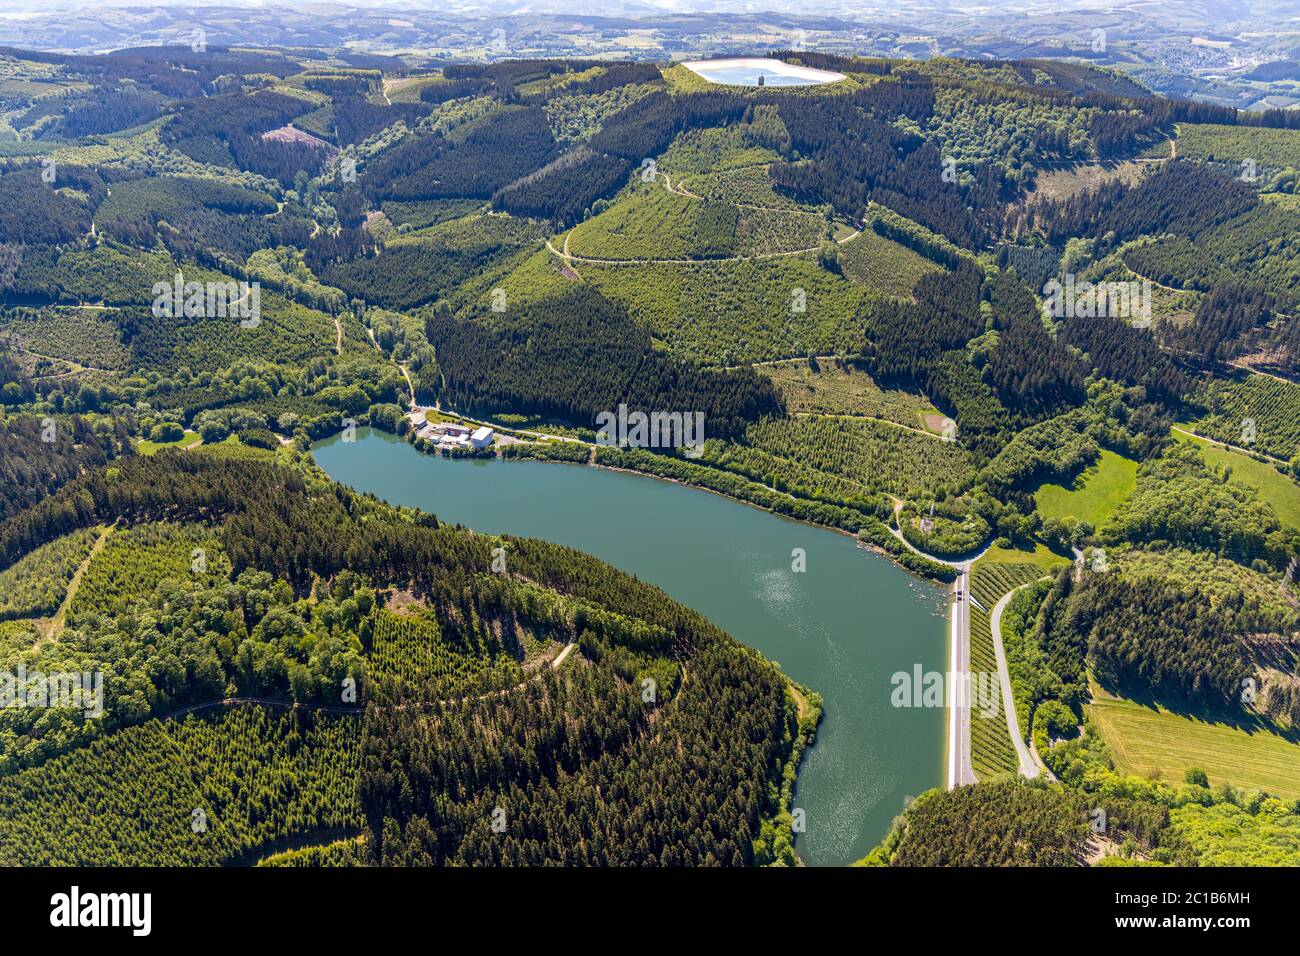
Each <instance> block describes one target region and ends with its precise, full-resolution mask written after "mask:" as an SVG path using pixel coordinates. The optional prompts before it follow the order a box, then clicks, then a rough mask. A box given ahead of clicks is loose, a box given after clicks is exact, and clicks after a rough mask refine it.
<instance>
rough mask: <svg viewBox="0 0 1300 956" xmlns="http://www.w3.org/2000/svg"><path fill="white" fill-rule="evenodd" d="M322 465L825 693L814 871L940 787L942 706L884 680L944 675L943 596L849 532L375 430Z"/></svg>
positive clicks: (816, 776)
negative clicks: (902, 695) (601, 574)
mask: <svg viewBox="0 0 1300 956" xmlns="http://www.w3.org/2000/svg"><path fill="white" fill-rule="evenodd" d="M315 456H316V461H317V462H318V463H319V464H320V466H321V467H322V468H323V469H324V470H325V471H326V472H328V473H329V475H330V476H331V477H333V478H335V479H336V480H338V481H341V482H343V483H344V484H347V485H351V486H352V487H354V488H356V489H358V490H360V491H367V492H371V493H373V494H375V495H377V496H379V497H381V498H384V499H386V500H387V501H389V502H392V503H393V504H403V505H411V506H415V507H419V508H422V509H424V510H426V511H430V512H432V513H434V514H436V515H438V517H439V518H441V519H443V520H445V521H449V522H453V523H459V524H463V525H466V526H468V527H471V528H474V529H475V530H478V531H484V532H488V533H492V534H497V533H509V534H515V535H527V536H530V537H536V538H545V539H547V540H550V541H555V542H558V543H560V544H566V545H570V546H572V547H575V548H579V549H581V550H583V551H586V552H587V553H589V554H592V555H595V556H596V557H598V558H601V559H602V560H604V561H607V562H609V563H610V564H613V565H614V566H616V567H618V568H621V569H623V570H625V571H628V572H630V573H633V574H635V575H637V576H638V577H639V578H641V579H642V580H645V581H650V582H653V583H654V584H657V585H658V586H660V587H662V588H663V589H664V590H665V591H666V592H668V594H670V595H671V596H672V597H674V598H675V599H677V600H679V601H681V602H683V603H684V604H687V605H689V606H691V607H693V608H696V609H698V610H699V611H701V612H703V613H704V614H705V615H707V616H708V617H709V618H710V619H711V620H712V621H714V622H715V623H717V624H718V625H720V626H721V627H723V628H725V629H726V630H727V631H728V632H729V633H730V634H732V635H733V636H734V637H736V638H737V639H739V640H741V641H744V642H745V643H746V644H749V645H750V646H751V647H754V648H757V649H758V650H759V651H761V652H762V653H763V654H764V655H765V656H767V657H768V658H769V659H771V660H775V661H779V662H780V664H781V665H782V667H783V668H784V669H785V671H786V673H788V674H790V675H791V676H792V677H794V678H795V679H796V680H798V681H799V682H800V683H803V684H806V685H807V686H808V687H810V688H812V689H813V690H815V691H817V692H818V693H820V694H821V695H822V698H823V702H824V704H825V716H824V719H823V721H822V725H821V728H820V729H819V731H818V735H817V742H816V744H815V746H813V747H812V748H811V749H810V750H809V751H808V752H807V754H806V755H805V757H804V760H803V764H802V767H801V768H800V773H799V784H798V790H797V792H796V794H795V801H794V803H795V807H797V808H800V809H802V810H803V811H804V815H805V819H806V826H807V829H806V831H805V832H804V833H801V834H799V835H798V837H797V840H796V848H797V849H798V851H799V854H800V856H802V857H803V858H804V860H805V861H806V862H808V863H810V864H820V865H840V864H846V863H851V862H853V861H854V860H857V859H860V858H861V857H862V856H863V855H864V854H865V853H866V852H867V851H868V850H870V849H871V847H872V846H874V845H875V844H876V843H877V842H878V841H879V840H880V838H881V837H882V836H884V835H885V833H886V832H887V831H888V829H889V824H890V821H891V820H892V819H893V817H894V816H895V815H897V814H898V812H899V811H900V810H902V808H903V804H904V800H905V799H906V798H907V797H909V796H915V795H917V794H919V793H920V792H921V791H923V790H927V789H929V788H931V787H935V786H941V785H942V784H943V779H944V767H943V758H944V711H943V710H942V709H929V710H926V709H896V708H894V707H892V706H891V705H890V692H891V690H892V686H891V684H890V676H891V675H892V674H893V673H895V672H896V671H906V672H908V673H911V672H912V669H913V667H914V666H915V665H917V664H920V665H921V666H922V667H923V668H924V669H925V670H937V671H942V670H944V669H945V667H946V663H947V661H946V652H947V643H946V636H947V622H946V617H945V614H946V606H947V604H946V602H947V595H946V592H945V591H944V590H943V589H941V588H938V587H936V586H934V585H932V584H929V583H928V582H924V581H921V580H918V579H917V578H914V577H913V576H911V575H909V574H907V573H906V572H904V571H902V570H901V569H900V568H898V567H897V566H896V565H894V564H892V563H891V562H889V561H888V560H887V559H885V558H882V557H879V556H877V555H874V554H871V553H870V552H867V551H865V550H864V549H862V548H859V547H858V546H857V545H856V543H855V542H854V541H853V540H852V539H851V538H849V537H846V536H845V535H841V534H836V533H834V532H831V531H826V530H824V529H821V528H815V527H812V526H811V525H806V524H801V523H799V522H795V521H790V520H787V519H785V518H780V517H777V516H775V515H772V514H769V513H767V512H764V511H759V510H758V509H756V508H751V507H749V506H747V505H743V504H740V503H738V502H735V501H732V500H730V499H728V498H723V497H721V496H719V495H714V494H710V493H708V492H705V491H701V490H699V489H695V488H688V487H685V486H682V485H676V484H672V483H670V482H664V481H659V480H656V479H653V478H647V477H644V476H641V475H630V474H623V473H621V472H614V471H609V470H606V469H598V468H588V467H584V466H579V465H562V464H549V463H541V462H533V461H495V460H493V461H474V460H452V459H444V458H436V457H433V456H429V455H423V454H421V453H419V452H417V451H416V450H415V449H414V448H412V447H411V446H410V445H408V444H406V443H405V442H404V441H401V440H400V439H397V438H394V437H393V436H391V435H388V434H386V433H384V432H378V431H370V430H369V429H358V430H357V440H356V441H355V442H343V441H341V440H339V439H338V438H331V439H328V440H326V441H324V442H320V443H318V444H317V446H316V448H315ZM796 548H800V549H803V552H804V555H805V560H806V569H807V570H806V571H804V572H802V573H796V572H794V571H793V570H792V569H791V565H792V560H793V559H792V557H791V552H792V551H793V550H794V549H796Z"/></svg>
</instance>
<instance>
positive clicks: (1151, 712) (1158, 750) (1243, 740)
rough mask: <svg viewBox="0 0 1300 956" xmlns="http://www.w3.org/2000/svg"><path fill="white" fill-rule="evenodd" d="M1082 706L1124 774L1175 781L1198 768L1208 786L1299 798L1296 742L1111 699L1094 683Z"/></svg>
mask: <svg viewBox="0 0 1300 956" xmlns="http://www.w3.org/2000/svg"><path fill="white" fill-rule="evenodd" d="M1086 710H1087V711H1088V713H1089V714H1090V715H1091V717H1092V719H1093V722H1094V724H1095V725H1096V727H1097V729H1098V731H1099V732H1100V733H1101V736H1102V739H1103V740H1105V741H1106V744H1107V745H1108V746H1109V747H1110V749H1111V752H1112V753H1113V754H1114V756H1115V762H1116V763H1117V764H1118V766H1119V769H1120V770H1122V771H1124V772H1126V773H1131V774H1138V775H1146V774H1149V773H1153V772H1156V771H1159V773H1160V775H1161V776H1162V777H1163V778H1164V779H1165V780H1169V781H1174V782H1177V781H1181V780H1182V778H1183V772H1184V771H1186V770H1187V769H1188V768H1190V767H1199V768H1201V769H1203V770H1204V771H1205V772H1206V773H1207V774H1208V775H1209V777H1210V784H1211V785H1212V786H1213V785H1217V784H1220V783H1223V782H1224V781H1227V782H1228V783H1230V784H1232V785H1233V786H1236V787H1247V788H1249V787H1257V788H1259V789H1260V790H1266V791H1268V792H1269V793H1271V794H1273V795H1275V796H1278V797H1282V798H1283V799H1287V800H1297V799H1300V743H1296V742H1294V741H1290V740H1287V739H1286V738H1284V737H1280V736H1278V735H1277V734H1274V733H1271V732H1270V731H1268V730H1267V729H1262V728H1261V729H1256V730H1253V731H1249V732H1248V731H1246V730H1243V729H1238V728H1236V727H1233V726H1230V725H1228V724H1215V723H1209V722H1207V721H1204V720H1198V719H1196V718H1192V717H1183V716H1180V715H1178V714H1173V713H1170V712H1169V711H1166V710H1163V709H1158V710H1157V709H1152V708H1150V707H1145V706H1143V705H1141V704H1137V703H1134V702H1133V701H1130V700H1123V699H1120V698H1116V697H1111V696H1110V695H1108V694H1106V693H1105V692H1104V691H1102V690H1101V689H1100V688H1098V687H1096V686H1095V685H1094V686H1093V702H1092V703H1091V704H1089V705H1087V706H1086Z"/></svg>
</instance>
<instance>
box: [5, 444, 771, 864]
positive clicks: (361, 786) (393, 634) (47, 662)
mask: <svg viewBox="0 0 1300 956" xmlns="http://www.w3.org/2000/svg"><path fill="white" fill-rule="evenodd" d="M95 529H99V530H98V532H96V533H100V534H109V535H110V536H109V538H108V541H107V544H105V545H103V546H102V547H103V549H102V551H99V556H98V557H96V558H95V559H94V560H93V561H92V562H91V565H90V569H91V570H90V571H89V572H88V576H87V578H86V579H84V580H83V582H82V585H81V587H82V588H83V589H87V588H91V587H93V588H94V591H93V593H89V594H87V593H85V592H84V591H83V592H79V594H78V596H77V598H76V600H75V601H74V603H73V608H72V614H71V615H70V616H69V617H68V619H67V621H66V624H65V625H64V626H65V630H64V631H63V632H62V633H61V634H59V635H57V637H58V640H57V641H55V642H54V643H47V642H46V641H40V642H38V644H37V645H36V648H35V649H31V650H29V649H27V642H26V638H25V634H24V632H25V631H26V630H28V629H30V628H31V627H33V626H35V627H38V628H39V627H41V626H42V625H39V624H33V623H30V622H29V621H25V620H21V619H20V620H16V621H14V622H11V624H17V625H24V626H17V627H12V626H10V627H7V628H6V630H5V637H4V643H3V654H4V657H5V662H6V666H8V665H10V664H12V663H13V662H15V661H17V660H20V659H21V660H23V661H24V662H25V663H26V665H27V667H28V668H30V669H32V670H35V669H37V668H43V669H46V670H53V669H55V667H56V665H58V666H61V665H66V664H68V663H75V664H76V666H78V667H81V668H86V669H90V668H92V667H94V668H96V669H102V670H103V672H104V674H105V689H104V695H105V702H104V708H105V716H104V717H103V718H102V719H99V720H94V719H82V718H81V716H80V715H78V714H70V713H68V712H52V713H51V714H49V715H46V716H40V717H37V716H34V715H33V714H32V712H30V711H26V710H18V711H15V710H13V709H8V710H6V711H5V712H4V713H3V715H2V717H3V727H2V729H0V734H2V737H0V740H2V742H3V745H4V755H5V756H4V761H3V764H0V767H3V770H4V771H5V773H4V775H0V808H2V809H3V812H2V813H0V831H2V832H3V839H0V846H3V847H4V848H5V849H4V850H3V851H0V853H2V855H3V858H4V862H5V863H7V864H33V863H64V864H66V863H74V862H75V863H83V864H85V863H105V864H123V863H134V864H167V863H171V864H176V863H221V862H232V861H234V860H237V859H243V858H245V857H246V856H247V855H249V854H254V855H255V854H256V852H257V851H258V849H259V847H261V846H263V845H270V844H272V843H274V842H275V841H279V840H282V839H285V838H288V837H293V836H309V835H311V834H312V833H313V832H315V831H317V830H319V831H320V832H321V833H322V834H328V833H329V832H331V831H334V830H342V831H346V832H349V833H351V834H354V835H363V836H364V840H363V841H362V843H361V844H360V846H363V847H364V851H363V854H362V857H361V858H360V859H359V862H364V861H369V862H375V863H379V862H387V863H417V862H419V863H453V862H455V863H479V864H482V863H531V864H539V863H543V862H569V863H587V864H602V863H604V864H634V863H641V864H645V863H663V864H679V865H686V864H708V863H714V864H724V865H732V864H745V863H752V862H766V861H768V860H770V859H772V857H773V855H774V854H778V853H782V852H783V853H785V854H786V855H787V856H788V855H789V853H790V850H789V839H788V836H786V837H784V838H777V839H776V840H775V843H774V844H769V842H768V836H767V835H769V831H772V828H771V825H770V823H765V821H770V820H771V819H772V818H774V817H775V816H776V815H777V812H778V809H779V808H778V806H777V804H776V794H777V793H778V792H779V790H780V781H781V775H782V769H783V766H784V765H785V764H786V762H788V761H789V760H790V758H791V748H792V746H793V741H794V738H795V736H796V718H795V712H794V704H793V699H792V698H791V696H790V694H789V692H788V691H787V689H786V684H785V681H784V679H783V678H782V677H781V676H780V674H779V673H778V672H777V671H776V670H775V669H774V668H773V667H771V666H770V665H768V664H766V663H765V662H763V661H761V660H760V659H759V658H758V657H757V656H756V655H754V654H753V653H752V652H750V651H748V650H746V649H745V648H743V647H742V646H741V645H740V644H738V643H737V642H736V641H735V640H733V639H732V638H730V637H728V636H727V635H725V634H723V633H722V632H720V631H719V630H717V629H716V628H715V627H713V626H712V625H710V624H709V623H708V622H707V621H705V620H704V619H703V618H701V617H700V616H699V615H698V614H695V613H693V612H691V611H689V610H687V609H686V608H683V607H681V606H680V605H678V604H676V603H674V602H672V601H671V600H669V599H668V598H667V597H666V596H665V595H664V594H663V593H662V592H661V591H659V590H658V589H656V588H654V587H651V586H649V585H646V584H642V583H640V582H638V581H636V580H635V579H633V578H631V577H629V576H628V575H625V574H622V573H621V572H618V571H615V570H614V569H612V568H609V567H608V566H605V565H603V564H601V563H600V562H598V561H595V560H593V559H591V558H587V557H585V556H583V555H581V554H579V553H577V552H573V551H570V550H567V549H564V548H560V547H557V546H554V545H548V544H544V543H542V542H537V541H529V540H526V539H494V538H488V537H484V536H481V535H475V534H473V533H471V532H469V531H465V530H461V529H458V528H451V527H448V526H445V525H441V524H440V523H439V522H438V521H437V519H436V518H433V517H432V516H428V515H417V514H412V513H404V512H397V511H394V510H392V509H391V508H388V507H387V506H384V505H381V504H379V503H378V502H376V501H374V500H372V499H366V498H361V497H359V496H357V495H355V494H354V493H352V492H348V491H345V490H344V489H342V488H341V487H339V486H336V485H333V484H331V483H329V482H327V481H325V480H323V479H322V478H321V476H320V475H319V473H318V472H316V471H315V470H314V469H312V468H310V467H309V466H306V465H303V464H276V463H273V462H272V461H270V460H268V459H267V458H256V459H254V458H247V457H244V456H240V457H234V458H230V457H224V458H223V457H215V456H212V455H210V454H207V453H204V452H199V453H194V454H184V453H172V452H164V453H162V454H160V455H158V456H156V457H152V458H135V459H132V460H129V461H124V462H122V463H120V464H119V465H116V466H113V467H111V468H109V469H99V470H95V471H93V472H90V473H88V474H87V475H85V476H84V477H82V478H80V479H77V480H75V481H74V482H72V483H71V484H69V485H66V486H65V487H64V488H63V489H61V490H60V491H58V492H55V493H54V494H53V495H51V496H50V497H48V498H47V499H45V501H43V502H42V503H41V504H39V505H37V506H35V507H33V508H31V509H29V510H27V511H25V512H23V513H21V514H19V515H17V516H15V517H12V518H10V519H9V520H7V521H6V522H4V523H3V525H0V541H2V542H3V543H2V544H0V551H2V552H3V555H4V558H3V564H4V569H3V570H0V576H9V577H10V579H11V581H12V579H13V576H14V575H18V577H19V579H20V580H24V581H29V580H31V578H32V576H33V574H35V573H37V572H38V571H41V570H43V571H44V573H46V574H55V573H57V571H56V568H57V567H59V564H58V560H57V557H56V556H57V555H60V554H62V552H64V551H66V550H68V549H72V550H74V551H75V550H76V547H77V546H78V545H77V544H74V543H79V542H81V541H83V540H84V535H85V534H86V532H87V531H92V532H95ZM192 545H195V546H197V547H198V548H199V549H200V550H201V551H202V553H203V555H204V560H203V565H202V568H201V569H199V570H192V565H191V558H190V555H191V550H192V549H191V546H192ZM497 548H503V549H504V552H503V553H504V562H505V564H504V568H502V569H501V570H499V571H495V572H494V571H493V566H494V557H495V554H494V549H497ZM496 553H501V552H496ZM178 560H179V562H180V563H179V564H178ZM101 564H102V565H104V569H103V570H102V571H100V570H98V569H99V568H100V567H101ZM497 566H498V567H499V568H500V567H501V565H500V564H499V563H498V564H497ZM50 636H53V635H49V634H46V637H47V638H48V637H50ZM571 642H576V647H574V646H573V645H572V643H571ZM562 646H563V647H564V648H565V649H566V653H565V655H564V657H565V663H564V664H563V665H562V666H560V667H558V668H556V667H552V664H551V662H552V661H554V660H556V659H558V655H559V652H560V650H561V647H562ZM349 688H355V692H354V693H350V692H349ZM222 697H231V698H256V699H265V700H284V701H287V702H297V704H298V709H297V710H295V711H292V712H286V711H285V710H284V708H283V707H276V706H262V707H259V706H257V705H248V706H249V707H253V708H254V709H255V710H263V711H264V713H261V714H258V715H256V716H250V715H249V714H247V713H246V712H245V709H244V708H241V707H239V706H238V705H234V704H232V705H230V706H227V707H216V708H212V709H206V710H204V709H200V710H199V711H198V712H196V713H195V714H193V715H191V716H187V717H172V716H168V715H169V714H171V713H173V712H175V711H177V710H183V709H185V708H187V707H190V706H193V705H202V704H205V703H208V702H211V701H217V700H220V699H221V698H222ZM51 718H53V719H51ZM719 718H721V719H719ZM38 724H39V727H40V730H39V733H36V728H37V726H38ZM469 727H476V728H477V729H476V731H475V733H474V735H473V737H472V738H470V737H468V736H466V733H467V730H466V729H467V728H469ZM290 728H292V729H290ZM286 730H288V731H289V732H290V733H291V734H292V736H293V738H294V739H299V740H300V741H301V742H302V745H303V746H306V747H307V748H308V752H306V753H301V754H299V755H298V756H297V757H292V756H290V755H289V754H288V753H286V752H285V751H284V750H283V749H282V748H283V747H284V745H285V738H284V737H283V736H282V734H283V733H284V732H285V731H286ZM236 754H240V755H242V756H239V757H237V756H236ZM485 756H489V757H490V759H488V760H486V761H485V760H484V759H483V758H484V757H485ZM232 761H239V762H243V761H251V762H252V774H251V776H250V777H249V779H248V782H247V786H244V787H241V788H228V787H227V786H226V784H225V783H224V781H225V780H226V779H227V778H228V777H229V775H230V774H231V773H233V772H234V771H235V770H236V768H237V764H236V763H235V762H232ZM123 774H127V775H129V776H130V777H132V778H134V781H135V783H134V785H133V786H131V787H127V788H123V787H121V786H120V783H121V780H122V779H123ZM413 795H418V796H417V797H416V798H415V799H412V797H413ZM191 801H193V802H191ZM313 807H314V808H315V809H313ZM194 808H200V809H202V810H203V812H204V814H205V818H206V820H207V821H208V823H209V825H210V826H211V832H210V833H208V832H205V833H198V832H192V830H191V826H190V824H191V816H192V812H191V811H192V810H193V809H194ZM253 808H257V810H256V812H253ZM497 808H506V809H505V810H504V811H502V812H504V813H505V814H506V815H505V816H503V817H501V818H500V821H504V822H502V823H501V826H497V825H496V824H497V823H498V822H500V821H499V820H498V818H497V817H496V816H495V814H496V813H498V810H497ZM320 814H323V816H320ZM160 821H162V822H160ZM168 821H170V823H168ZM578 821H581V823H580V826H581V830H582V833H581V839H578V838H576V837H575V835H574V833H573V832H572V830H573V828H574V827H575V826H578V825H579V822H578ZM169 825H171V826H172V827H173V831H168V830H167V827H168V826H169ZM106 832H109V833H114V834H117V836H116V837H115V838H114V839H113V840H112V841H109V842H107V843H105V842H104V841H102V840H98V839H91V838H90V835H91V834H101V835H102V834H103V833H106ZM702 832H712V833H714V834H715V835H716V838H715V839H711V840H709V841H707V842H701V841H700V840H699V837H698V835H699V834H700V833H702ZM773 832H775V831H773ZM501 835H503V837H504V838H501ZM489 836H490V837H491V839H488V838H487V837H489ZM783 847H784V849H782V848H783ZM358 852H362V851H358Z"/></svg>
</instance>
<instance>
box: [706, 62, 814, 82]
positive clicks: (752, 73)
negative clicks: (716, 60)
mask: <svg viewBox="0 0 1300 956" xmlns="http://www.w3.org/2000/svg"><path fill="white" fill-rule="evenodd" d="M695 72H697V73H699V75H700V76H702V77H704V78H705V79H706V80H708V81H709V82H711V83H727V84H730V85H732V86H758V78H759V77H760V76H761V77H763V85H764V86H813V85H814V84H817V83H823V82H825V81H824V80H814V79H808V78H806V77H802V76H783V75H782V74H780V73H774V72H772V69H771V67H767V68H764V67H759V66H741V65H737V66H707V67H704V66H702V67H696V69H695Z"/></svg>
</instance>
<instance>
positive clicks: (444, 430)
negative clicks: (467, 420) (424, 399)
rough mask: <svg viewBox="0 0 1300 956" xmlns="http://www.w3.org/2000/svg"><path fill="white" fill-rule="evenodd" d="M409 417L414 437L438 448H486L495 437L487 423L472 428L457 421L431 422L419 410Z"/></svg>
mask: <svg viewBox="0 0 1300 956" xmlns="http://www.w3.org/2000/svg"><path fill="white" fill-rule="evenodd" d="M410 419H411V427H412V428H413V429H414V430H415V434H416V437H418V438H423V439H424V440H425V441H427V442H430V443H432V444H433V445H435V446H437V447H438V448H487V447H489V446H490V445H491V444H492V441H493V438H494V437H495V432H493V431H492V429H491V428H489V427H488V426H487V425H480V426H478V427H477V428H473V427H471V426H469V425H462V424H460V423H458V422H431V421H429V420H428V418H427V417H426V416H425V414H424V412H421V411H415V412H412V413H411V414H410Z"/></svg>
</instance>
